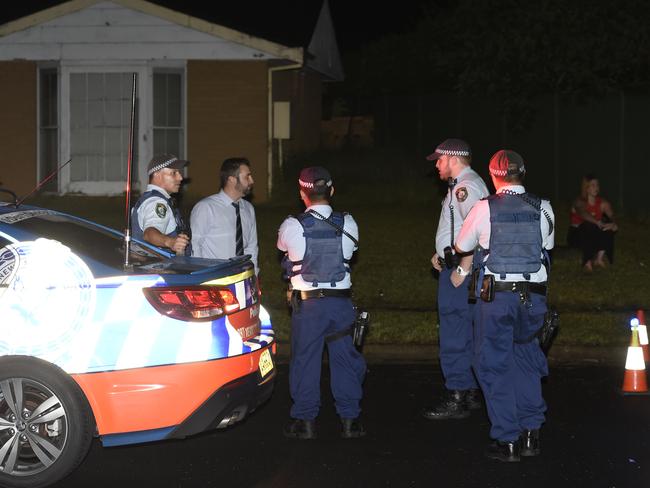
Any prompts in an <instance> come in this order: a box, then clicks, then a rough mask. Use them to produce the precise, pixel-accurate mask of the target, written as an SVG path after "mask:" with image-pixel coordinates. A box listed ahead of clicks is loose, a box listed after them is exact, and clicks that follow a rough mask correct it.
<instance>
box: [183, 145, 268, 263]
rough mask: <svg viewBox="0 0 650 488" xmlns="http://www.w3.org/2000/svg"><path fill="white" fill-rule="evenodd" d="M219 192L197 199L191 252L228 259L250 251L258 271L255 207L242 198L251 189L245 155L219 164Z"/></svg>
mask: <svg viewBox="0 0 650 488" xmlns="http://www.w3.org/2000/svg"><path fill="white" fill-rule="evenodd" d="M220 176H221V191H220V192H219V193H216V194H214V195H211V196H209V197H206V198H204V199H203V200H201V201H199V202H198V203H197V204H196V205H195V206H194V209H193V210H192V215H191V218H190V223H191V227H192V249H193V251H192V255H193V256H197V257H200V258H212V259H229V258H232V257H234V256H241V255H244V254H249V255H250V256H251V260H252V261H253V264H255V272H256V273H258V272H259V267H258V262H257V256H258V245H257V226H256V222H255V209H254V208H253V205H252V204H251V203H250V202H249V201H248V200H246V199H245V198H244V197H246V196H248V195H249V194H250V193H251V190H252V189H253V175H252V174H251V167H250V162H249V161H248V159H246V158H229V159H226V160H225V161H224V162H223V164H222V165H221V171H220Z"/></svg>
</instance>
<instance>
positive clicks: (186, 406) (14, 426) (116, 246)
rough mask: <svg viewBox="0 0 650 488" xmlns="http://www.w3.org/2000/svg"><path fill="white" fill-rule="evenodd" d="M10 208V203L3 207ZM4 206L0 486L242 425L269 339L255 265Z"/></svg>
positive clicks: (267, 367) (258, 386)
mask: <svg viewBox="0 0 650 488" xmlns="http://www.w3.org/2000/svg"><path fill="white" fill-rule="evenodd" d="M3 199H4V198H3ZM124 249H125V245H124V239H123V235H122V234H121V233H119V232H117V231H115V230H112V229H109V228H107V227H104V226H102V225H99V224H96V223H93V222H91V221H88V220H85V219H81V218H78V217H74V216H71V215H67V214H64V213H61V212H58V211H54V210H48V209H44V208H36V207H29V206H23V205H17V204H16V202H15V201H14V203H11V202H0V486H7V487H19V486H20V487H32V488H33V487H39V486H45V485H48V484H50V483H54V482H55V481H57V480H59V479H61V478H63V477H64V476H66V475H67V474H68V473H70V472H71V471H72V470H73V469H74V468H75V467H76V466H77V465H78V464H79V463H80V462H81V461H82V460H83V458H84V456H85V455H86V453H87V451H88V448H89V446H90V443H91V439H92V437H93V436H98V437H99V439H100V440H101V442H102V444H103V445H104V446H119V445H124V444H132V443H143V442H151V441H158V440H163V439H172V438H182V437H186V436H188V435H191V434H195V433H198V432H202V431H205V430H208V429H213V428H223V427H227V426H228V425H231V424H233V423H235V422H237V421H240V420H242V419H243V418H244V417H245V416H246V415H247V414H248V413H250V412H251V411H253V410H254V409H255V408H256V407H257V406H259V405H260V404H261V403H263V402H264V401H265V400H267V399H268V398H269V397H270V395H271V391H272V388H273V381H274V377H275V366H274V360H273V356H274V354H275V347H276V345H275V342H274V334H273V329H272V327H271V321H270V318H269V316H268V314H267V313H266V312H265V310H264V308H263V307H262V306H261V304H260V294H259V290H258V285H257V278H256V276H255V272H254V269H253V264H252V263H251V261H250V260H249V259H248V258H247V257H241V258H234V259H231V260H227V261H226V260H207V259H198V258H187V257H175V256H174V255H173V254H169V253H166V252H165V251H163V250H160V249H158V248H155V247H152V246H149V245H148V244H146V243H143V242H138V241H132V242H131V244H130V254H129V259H128V262H129V263H130V264H129V265H127V266H125V262H126V260H125V251H124Z"/></svg>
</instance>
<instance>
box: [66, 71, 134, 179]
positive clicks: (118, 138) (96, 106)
mask: <svg viewBox="0 0 650 488" xmlns="http://www.w3.org/2000/svg"><path fill="white" fill-rule="evenodd" d="M131 89H132V74H131V73H71V74H70V157H71V158H72V163H71V164H70V181H71V182H104V181H112V182H118V181H124V180H125V179H126V163H127V153H128V146H129V125H130V115H131ZM136 125H137V123H136ZM136 129H137V128H136ZM135 133H136V134H137V130H136V131H135ZM136 150H137V149H136V148H134V151H136ZM133 157H134V160H137V155H135V154H134V156H133Z"/></svg>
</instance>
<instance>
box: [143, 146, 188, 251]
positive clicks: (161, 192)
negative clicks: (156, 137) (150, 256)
mask: <svg viewBox="0 0 650 488" xmlns="http://www.w3.org/2000/svg"><path fill="white" fill-rule="evenodd" d="M187 164H188V161H184V160H182V159H178V158H177V157H176V156H174V155H173V154H161V155H158V156H154V157H153V158H152V159H151V161H149V164H148V165H147V174H148V175H149V184H148V185H147V190H146V191H145V192H144V193H143V194H142V195H141V196H140V198H139V199H138V201H137V202H136V203H135V205H134V206H133V210H132V211H131V233H132V236H133V237H134V238H135V239H141V240H145V241H147V242H149V243H150V244H153V245H154V246H158V247H163V248H167V249H169V250H172V251H174V252H175V253H176V254H180V255H183V254H185V250H186V248H187V246H188V244H189V242H190V238H189V236H188V235H187V229H186V228H185V225H184V223H183V220H182V218H181V214H180V212H179V211H178V208H177V207H176V205H175V204H174V202H173V201H172V199H171V196H170V195H171V194H174V193H177V192H178V190H179V188H180V185H181V182H182V181H183V175H182V174H181V170H182V169H183V168H184V167H185V166H186V165H187Z"/></svg>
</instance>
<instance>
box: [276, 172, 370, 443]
mask: <svg viewBox="0 0 650 488" xmlns="http://www.w3.org/2000/svg"><path fill="white" fill-rule="evenodd" d="M304 171H305V170H303V172H304ZM307 174H308V175H310V174H311V173H309V172H308V173H307ZM316 174H317V175H320V172H316ZM302 176H303V173H301V178H302ZM312 176H313V175H312ZM311 180H314V178H311ZM328 181H330V184H331V180H329V179H328ZM302 183H303V180H302V179H301V185H302ZM305 183H309V182H305ZM301 187H302V186H301ZM312 212H317V214H314V213H312ZM323 218H325V220H324V219H323ZM340 229H343V230H345V232H346V233H348V234H349V235H350V237H352V238H353V239H354V241H353V240H352V239H350V237H348V235H346V234H345V233H344V232H341V231H340ZM357 238H358V231H357V226H356V223H355V222H354V219H353V218H352V217H351V216H350V215H347V214H346V215H344V214H341V213H337V212H333V211H332V209H331V207H330V206H329V205H328V204H326V203H324V204H316V205H312V206H309V207H308V208H307V211H306V212H305V213H303V214H301V215H299V216H297V217H288V218H287V219H286V220H285V221H284V222H283V224H282V226H281V227H280V230H279V232H278V249H280V250H282V251H285V252H286V257H285V260H284V266H285V270H286V272H287V275H288V276H289V277H290V279H291V284H292V286H293V292H292V309H293V310H292V316H291V362H290V372H289V385H290V391H291V397H292V399H293V406H292V407H291V411H290V416H291V418H292V419H293V423H292V424H290V426H289V427H288V430H287V429H285V435H287V436H289V437H297V438H302V439H307V438H313V437H315V432H314V430H313V429H314V426H315V424H314V423H313V421H314V420H315V419H316V417H317V416H318V412H319V409H320V377H321V363H322V355H323V349H324V347H325V345H327V350H328V357H329V368H330V379H331V389H332V394H333V396H334V401H335V405H336V411H337V413H338V415H339V416H340V417H341V419H342V421H343V427H344V432H343V434H344V437H358V436H360V435H363V432H362V428H360V427H359V425H360V424H358V423H357V424H354V425H353V424H352V423H353V422H358V420H357V419H358V417H359V415H360V413H361V408H360V405H359V403H360V401H361V398H362V396H363V389H362V383H363V379H364V377H365V373H366V363H365V360H364V358H363V356H362V355H361V354H360V353H359V351H357V349H356V348H355V347H354V345H353V342H352V336H351V332H352V326H353V324H354V321H355V310H354V307H353V304H352V300H351V298H350V295H351V293H350V292H351V290H350V287H351V281H350V269H349V260H350V258H351V257H352V254H353V252H354V250H355V249H356V242H355V241H356V239H357ZM296 421H297V422H296ZM346 427H347V431H345V429H346ZM350 427H352V431H351V430H350ZM305 429H306V430H305ZM346 432H347V434H349V435H346Z"/></svg>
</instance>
